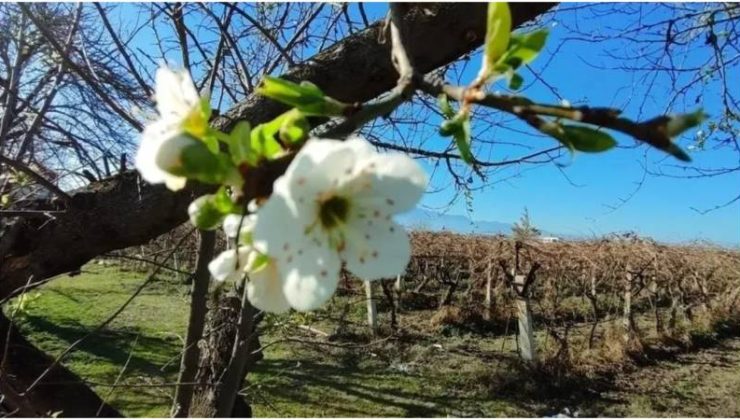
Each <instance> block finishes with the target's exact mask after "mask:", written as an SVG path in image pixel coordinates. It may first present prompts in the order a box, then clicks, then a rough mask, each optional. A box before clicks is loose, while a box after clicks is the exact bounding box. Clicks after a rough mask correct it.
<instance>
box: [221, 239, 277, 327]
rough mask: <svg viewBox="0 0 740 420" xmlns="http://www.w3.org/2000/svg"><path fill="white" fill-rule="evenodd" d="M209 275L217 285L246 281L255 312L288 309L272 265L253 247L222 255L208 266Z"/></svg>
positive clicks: (272, 263) (232, 250) (267, 258)
mask: <svg viewBox="0 0 740 420" xmlns="http://www.w3.org/2000/svg"><path fill="white" fill-rule="evenodd" d="M208 271H209V272H210V273H211V276H213V278H214V279H215V280H217V281H219V282H237V281H240V280H241V279H242V278H245V277H246V279H247V284H246V287H247V298H248V299H249V302H251V303H252V305H253V306H254V307H255V308H257V309H260V310H263V311H266V312H273V313H280V312H285V311H287V310H288V309H290V305H289V304H288V301H287V300H286V298H285V295H284V294H283V288H282V281H281V279H280V277H279V275H278V270H277V266H276V264H275V261H274V260H272V259H271V258H269V257H266V256H264V255H262V254H260V253H259V252H257V251H256V250H255V249H253V248H252V247H249V246H240V247H239V248H237V249H230V250H227V251H224V252H222V253H221V254H219V255H218V256H217V257H216V258H214V259H213V261H211V262H210V263H209V264H208Z"/></svg>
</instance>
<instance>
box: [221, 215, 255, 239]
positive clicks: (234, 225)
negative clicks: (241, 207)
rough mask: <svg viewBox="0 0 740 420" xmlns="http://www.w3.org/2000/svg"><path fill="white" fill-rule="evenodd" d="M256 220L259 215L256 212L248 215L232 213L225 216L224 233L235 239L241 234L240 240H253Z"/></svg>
mask: <svg viewBox="0 0 740 420" xmlns="http://www.w3.org/2000/svg"><path fill="white" fill-rule="evenodd" d="M256 221H257V216H256V215H254V214H250V215H248V216H242V215H241V214H230V215H228V216H226V217H225V218H224V222H223V225H224V233H225V234H226V237H227V238H229V239H235V238H236V237H237V236H239V242H240V243H242V244H246V243H248V242H251V239H250V237H251V233H252V229H254V223H255V222H256ZM237 232H238V233H237Z"/></svg>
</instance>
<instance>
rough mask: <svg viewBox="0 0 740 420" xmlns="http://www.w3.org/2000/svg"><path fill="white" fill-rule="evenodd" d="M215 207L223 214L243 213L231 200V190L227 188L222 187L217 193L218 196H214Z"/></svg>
mask: <svg viewBox="0 0 740 420" xmlns="http://www.w3.org/2000/svg"><path fill="white" fill-rule="evenodd" d="M213 205H214V206H216V208H217V209H218V211H220V212H221V213H223V214H229V213H238V212H239V211H241V209H240V208H239V206H238V205H237V204H236V203H234V202H233V201H232V200H231V196H230V195H229V190H228V189H227V188H226V187H225V186H221V188H219V189H218V191H216V194H214V195H213Z"/></svg>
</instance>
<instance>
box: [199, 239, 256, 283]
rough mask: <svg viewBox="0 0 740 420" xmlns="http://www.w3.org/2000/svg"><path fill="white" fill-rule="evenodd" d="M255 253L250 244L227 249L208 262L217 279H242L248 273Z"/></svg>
mask: <svg viewBox="0 0 740 420" xmlns="http://www.w3.org/2000/svg"><path fill="white" fill-rule="evenodd" d="M253 253H254V250H253V249H252V248H251V247H248V246H240V247H239V248H236V249H229V250H226V251H224V252H222V253H220V254H219V255H218V256H217V257H216V258H214V259H213V261H211V262H210V263H208V271H209V272H210V273H211V276H213V278H214V279H216V280H217V281H221V282H225V281H228V282H232V281H238V280H241V278H242V277H244V274H245V273H246V269H247V267H248V263H249V262H250V259H251V258H253V257H252V254H253Z"/></svg>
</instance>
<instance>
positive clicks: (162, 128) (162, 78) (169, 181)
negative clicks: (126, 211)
mask: <svg viewBox="0 0 740 420" xmlns="http://www.w3.org/2000/svg"><path fill="white" fill-rule="evenodd" d="M154 91H155V93H154V100H155V101H156V104H157V111H158V113H159V118H158V119H156V120H154V121H152V122H150V123H149V124H147V125H146V127H144V131H143V132H142V134H141V142H140V144H139V149H138V151H137V153H136V159H135V166H136V169H138V170H139V172H140V173H141V176H142V178H144V180H146V181H147V182H149V183H152V184H161V183H164V184H165V185H166V186H167V188H169V189H171V190H173V191H176V190H179V189H181V188H182V187H184V186H185V181H186V179H185V178H184V177H180V176H175V175H172V174H171V173H170V171H169V170H168V169H171V168H169V167H164V166H162V165H161V162H167V163H169V164H170V165H174V164H177V163H178V161H179V152H180V150H181V149H177V148H174V147H173V146H177V145H180V143H178V142H172V141H171V140H172V139H173V138H184V137H185V136H182V134H184V133H187V134H189V135H191V136H194V137H196V138H199V137H202V136H203V135H204V134H205V133H206V132H207V130H208V116H207V115H206V114H205V113H204V112H203V109H202V106H201V102H202V99H201V98H200V96H199V95H198V91H197V90H196V89H195V85H194V84H193V81H192V79H191V78H190V76H189V75H188V73H187V72H175V71H173V70H170V69H168V68H167V67H160V68H159V69H158V70H157V74H156V76H155V87H154Z"/></svg>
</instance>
